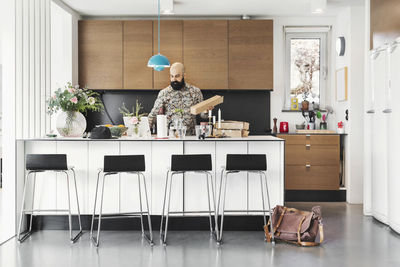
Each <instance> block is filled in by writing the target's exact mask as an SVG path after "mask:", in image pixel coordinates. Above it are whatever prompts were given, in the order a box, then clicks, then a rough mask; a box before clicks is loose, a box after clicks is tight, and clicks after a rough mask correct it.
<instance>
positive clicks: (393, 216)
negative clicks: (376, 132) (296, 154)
mask: <svg viewBox="0 0 400 267" xmlns="http://www.w3.org/2000/svg"><path fill="white" fill-rule="evenodd" d="M399 70H400V46H399V45H397V47H394V50H393V51H392V53H391V54H390V72H391V74H390V77H391V80H390V81H391V89H392V97H393V99H395V100H396V99H400V73H399ZM389 116H390V117H389V121H390V123H389V138H388V143H389V144H390V146H389V158H388V165H389V172H388V178H389V180H388V190H389V194H388V195H389V207H388V208H389V211H388V215H389V224H390V226H391V227H392V228H393V229H394V230H395V231H397V232H398V233H400V209H399V206H398V205H399V203H400V194H399V188H400V173H399V168H398V164H399V163H398V158H399V151H400V138H399V137H398V136H397V134H396V133H398V132H399V131H400V107H399V105H393V106H392V113H391V114H389Z"/></svg>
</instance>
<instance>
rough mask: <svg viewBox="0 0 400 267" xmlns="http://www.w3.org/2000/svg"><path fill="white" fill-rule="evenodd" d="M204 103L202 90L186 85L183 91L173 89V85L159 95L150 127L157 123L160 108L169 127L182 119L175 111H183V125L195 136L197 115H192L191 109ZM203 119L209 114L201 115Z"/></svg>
mask: <svg viewBox="0 0 400 267" xmlns="http://www.w3.org/2000/svg"><path fill="white" fill-rule="evenodd" d="M202 101H203V94H202V93H201V91H200V89H199V88H197V87H195V86H193V85H190V84H188V83H186V84H185V87H184V88H182V89H181V90H174V89H172V87H171V85H169V86H168V87H167V88H165V89H163V90H161V91H160V93H158V97H157V99H156V101H155V102H154V107H153V109H152V110H151V112H150V114H149V124H150V127H151V126H152V125H153V124H154V123H156V121H157V114H158V111H159V110H160V108H163V110H164V114H165V115H166V116H167V120H168V125H169V123H170V122H171V121H173V120H174V119H175V118H180V116H181V115H180V113H175V109H182V110H183V114H182V117H183V124H184V125H186V133H187V134H194V129H195V125H196V115H193V114H191V113H190V107H191V106H193V105H196V104H197V103H199V102H202ZM200 115H201V117H202V118H206V116H207V114H205V113H201V114H200Z"/></svg>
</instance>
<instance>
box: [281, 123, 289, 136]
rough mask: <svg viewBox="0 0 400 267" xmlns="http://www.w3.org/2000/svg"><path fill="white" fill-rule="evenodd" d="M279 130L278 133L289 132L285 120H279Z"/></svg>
mask: <svg viewBox="0 0 400 267" xmlns="http://www.w3.org/2000/svg"><path fill="white" fill-rule="evenodd" d="M279 132H280V133H288V132H289V123H288V122H287V121H281V123H280V124H279Z"/></svg>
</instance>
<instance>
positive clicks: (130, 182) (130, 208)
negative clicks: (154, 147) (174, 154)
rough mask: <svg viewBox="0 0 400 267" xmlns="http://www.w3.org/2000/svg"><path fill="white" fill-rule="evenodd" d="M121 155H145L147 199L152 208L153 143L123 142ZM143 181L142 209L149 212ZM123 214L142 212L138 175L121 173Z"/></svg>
mask: <svg viewBox="0 0 400 267" xmlns="http://www.w3.org/2000/svg"><path fill="white" fill-rule="evenodd" d="M121 155H144V158H145V166H146V171H145V172H144V175H145V177H146V188H147V197H148V199H149V206H150V207H151V166H152V164H151V141H148V142H144V141H137V142H135V141H123V142H121ZM140 179H141V191H142V208H143V211H145V210H147V207H146V198H145V192H144V189H145V188H144V184H143V180H142V178H140ZM120 199H121V200H120V202H121V208H120V210H121V212H137V211H140V198H139V184H138V177H137V175H136V174H131V173H121V188H120Z"/></svg>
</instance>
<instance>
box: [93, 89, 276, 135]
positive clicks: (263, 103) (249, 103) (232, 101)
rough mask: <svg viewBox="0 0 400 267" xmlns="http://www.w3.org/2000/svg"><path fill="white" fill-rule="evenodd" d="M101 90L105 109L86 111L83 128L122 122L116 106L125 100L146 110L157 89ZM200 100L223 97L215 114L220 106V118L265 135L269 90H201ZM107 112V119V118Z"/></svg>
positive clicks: (267, 130) (252, 132) (268, 124)
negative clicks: (245, 125)
mask: <svg viewBox="0 0 400 267" xmlns="http://www.w3.org/2000/svg"><path fill="white" fill-rule="evenodd" d="M98 92H99V93H101V95H102V98H103V102H104V106H105V109H106V111H107V112H103V113H100V112H88V114H87V115H86V119H87V124H88V125H87V130H91V129H92V128H93V127H94V126H95V125H99V124H107V123H112V124H123V119H122V114H121V113H119V110H118V108H119V107H121V106H122V103H125V106H126V107H128V108H129V109H130V108H131V107H132V106H133V105H135V103H136V100H138V101H139V102H140V103H141V104H142V106H143V112H144V113H149V112H150V111H151V109H152V107H153V104H154V101H155V100H156V98H157V95H158V92H159V91H158V90H118V91H117V90H112V91H111V90H110V91H98ZM202 93H203V96H204V99H208V98H210V97H212V96H214V95H222V96H224V103H222V104H220V105H218V106H217V107H215V109H214V110H213V115H217V113H218V108H220V109H221V112H222V119H224V120H239V121H247V122H249V123H250V134H251V135H263V134H269V133H270V132H271V129H270V125H271V124H270V120H271V115H270V114H271V113H270V92H269V91H260V90H240V91H238V90H235V91H233V90H202ZM107 113H108V114H109V116H110V118H111V119H110V118H108V116H107Z"/></svg>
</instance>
